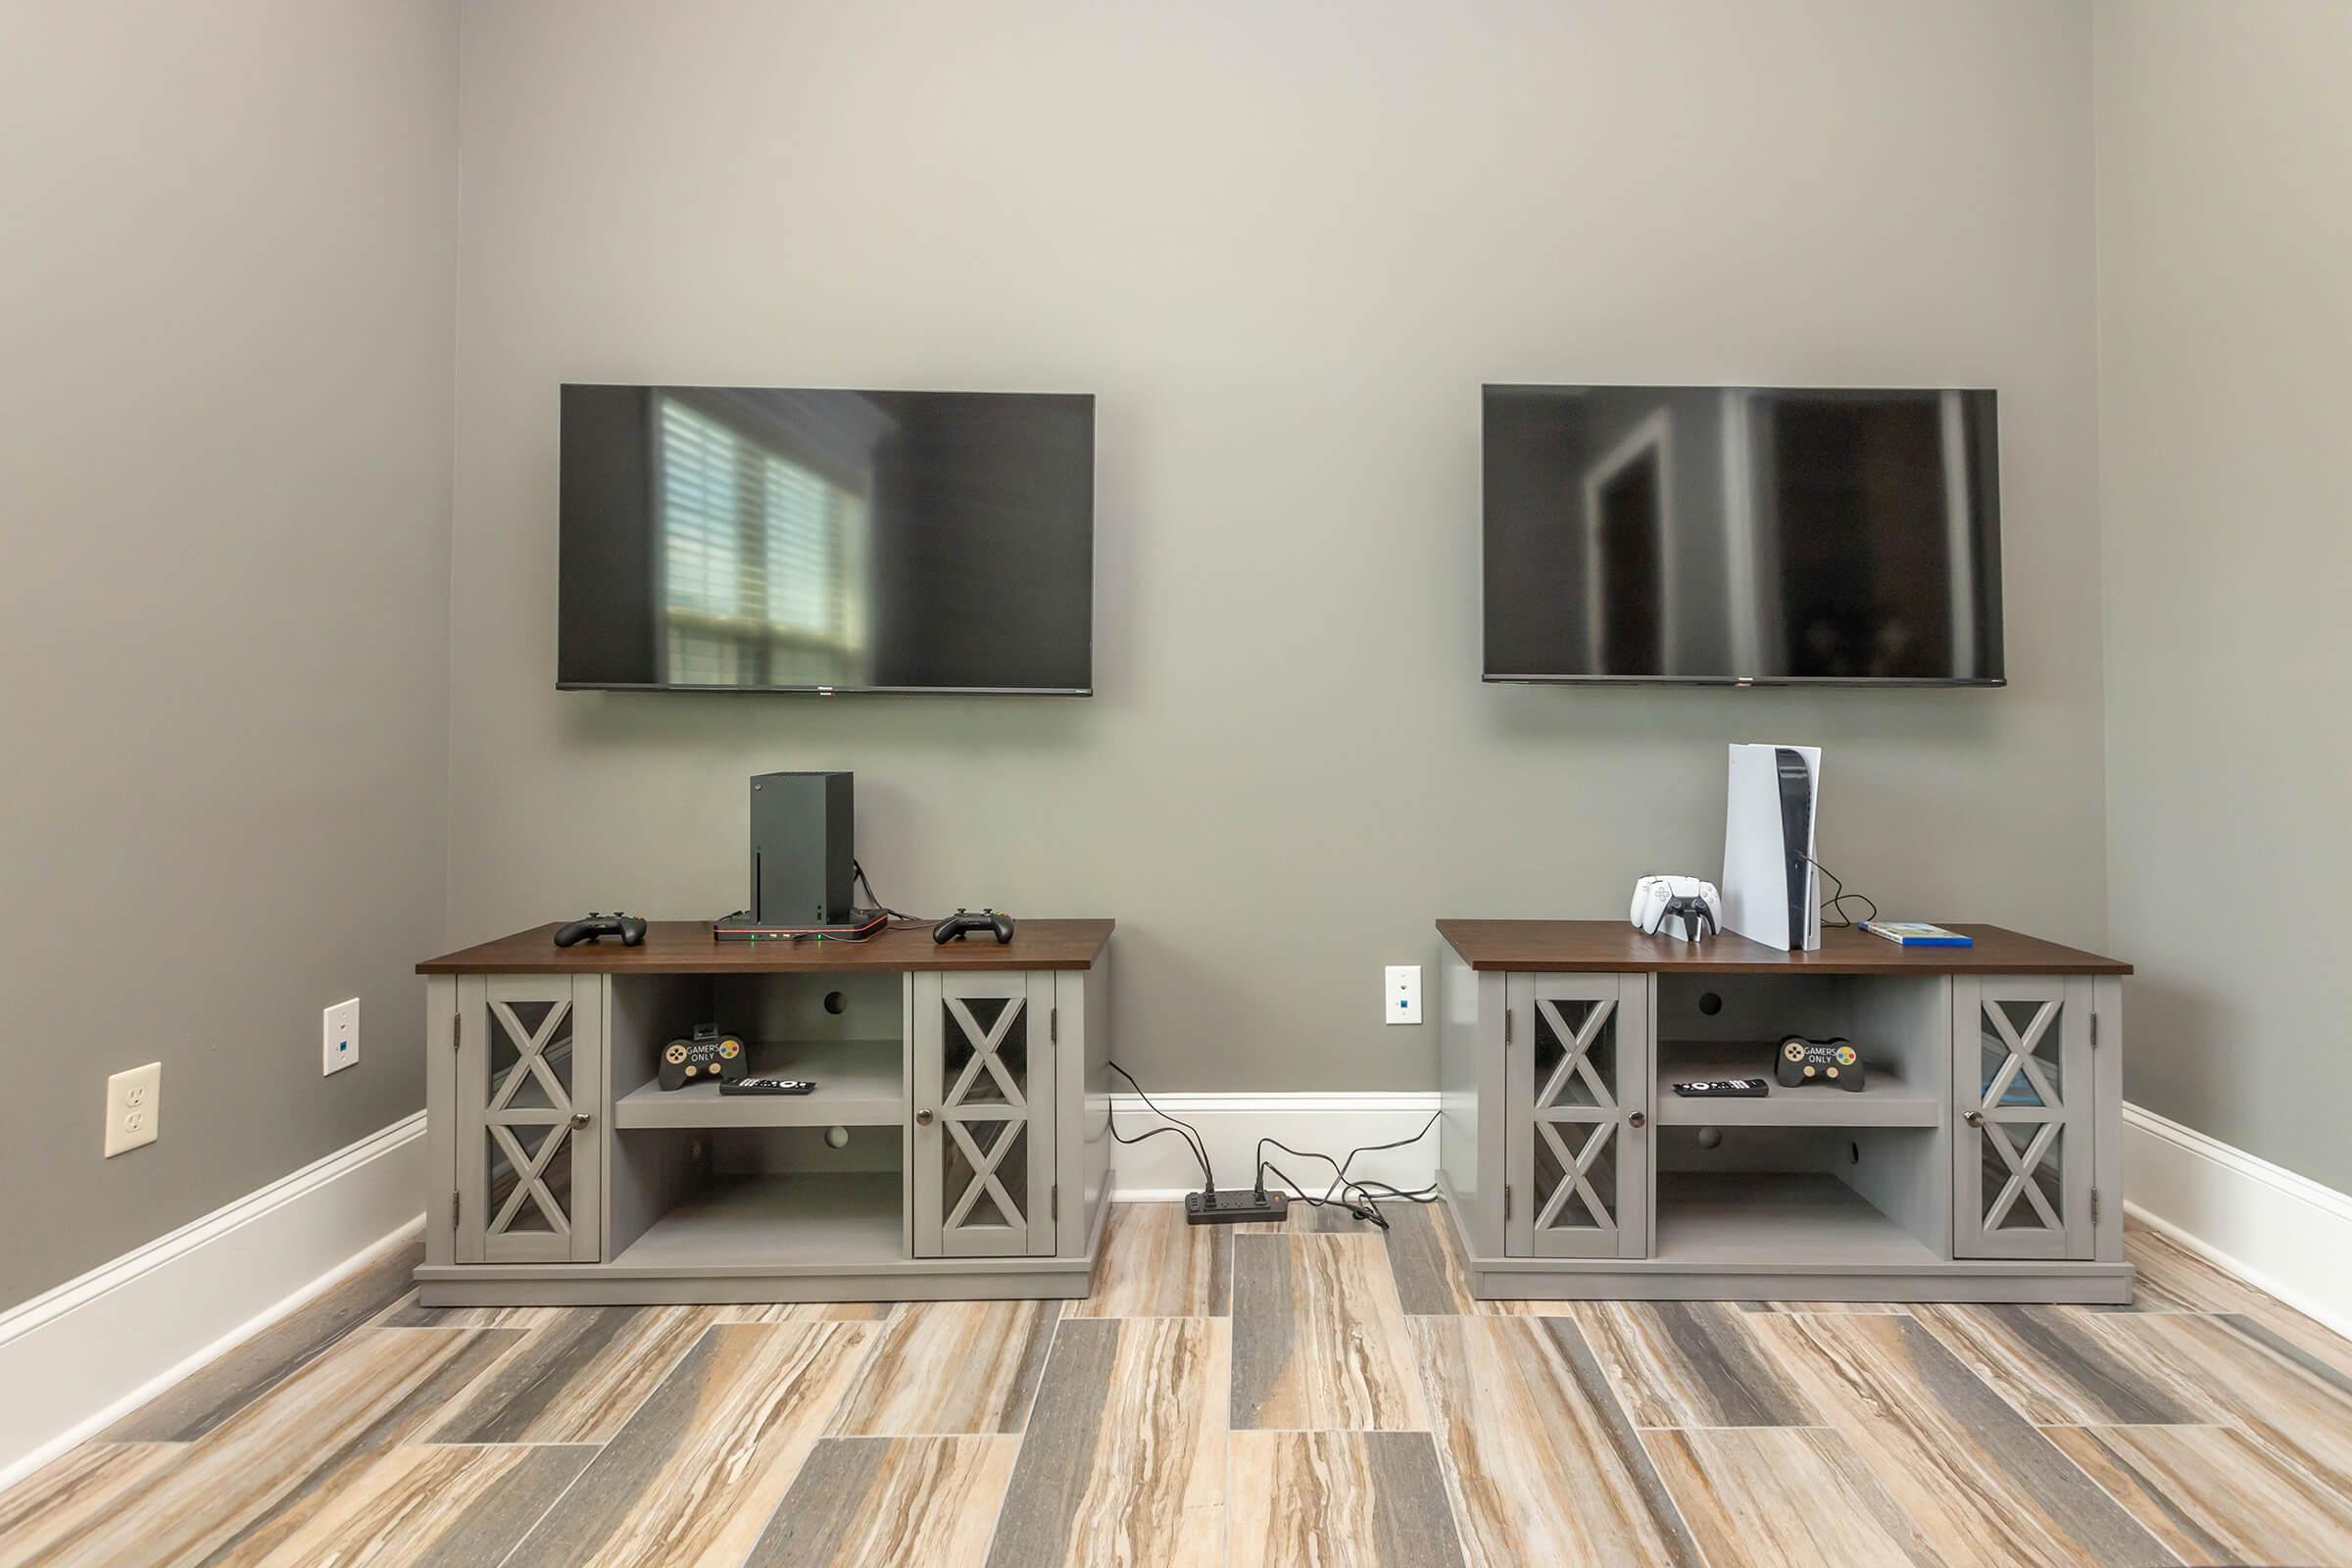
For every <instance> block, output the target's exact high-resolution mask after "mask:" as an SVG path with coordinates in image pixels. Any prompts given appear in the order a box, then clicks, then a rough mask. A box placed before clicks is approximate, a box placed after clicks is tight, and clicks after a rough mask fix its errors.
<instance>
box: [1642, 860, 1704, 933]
mask: <svg viewBox="0 0 2352 1568" xmlns="http://www.w3.org/2000/svg"><path fill="white" fill-rule="evenodd" d="M1633 916H1634V924H1635V926H1636V927H1638V928H1639V929H1641V930H1642V931H1646V932H1649V933H1650V934H1651V935H1653V936H1654V935H1656V934H1657V933H1658V932H1659V931H1660V930H1665V931H1666V933H1667V935H1669V936H1680V937H1682V938H1683V939H1684V940H1686V941H1690V942H1696V941H1697V940H1698V939H1699V937H1700V936H1701V935H1702V934H1704V935H1707V936H1713V935H1714V934H1715V933H1716V932H1718V931H1720V930H1722V929H1723V895H1722V894H1720V893H1718V892H1716V891H1715V884H1714V883H1712V882H1702V881H1700V880H1699V879H1698V878H1697V877H1694V876H1645V877H1643V878H1642V880H1640V881H1639V882H1636V883H1635V884H1634V911H1633ZM1678 928H1679V929H1678Z"/></svg>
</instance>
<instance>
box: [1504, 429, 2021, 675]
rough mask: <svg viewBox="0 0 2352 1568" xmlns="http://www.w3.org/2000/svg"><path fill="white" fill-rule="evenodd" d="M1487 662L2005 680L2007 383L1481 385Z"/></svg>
mask: <svg viewBox="0 0 2352 1568" xmlns="http://www.w3.org/2000/svg"><path fill="white" fill-rule="evenodd" d="M1485 470H1486V478H1485V484H1486V561H1485V570H1486V678H1487V679H1489V680H1493V681H1688V682H1703V683H1732V684H1739V683H1748V682H1753V683H1756V684H1783V685H1786V684H1799V683H1815V682H1820V683H1837V682H1857V683H1860V682H1878V683H1883V684H1889V685H1896V684H1900V685H1979V686H1997V685H2000V684H2002V683H2003V680H2004V676H2003V671H2002V661H2001V551H2000V531H2001V530H2000V520H2001V498H2000V463H1999V454H1998V449H1997V445H1996V430H1995V421H1994V413H1993V394H1992V393H1990V392H1984V391H1937V390H1924V391H1909V390H1850V391H1836V390H1815V389H1792V388H1775V387H1642V386H1490V387H1488V388H1487V389H1486V409H1485Z"/></svg>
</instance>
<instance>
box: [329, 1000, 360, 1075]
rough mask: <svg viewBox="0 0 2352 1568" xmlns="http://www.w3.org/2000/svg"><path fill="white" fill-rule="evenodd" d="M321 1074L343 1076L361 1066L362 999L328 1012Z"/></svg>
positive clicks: (332, 1007) (337, 1004) (343, 1004)
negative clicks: (344, 1070)
mask: <svg viewBox="0 0 2352 1568" xmlns="http://www.w3.org/2000/svg"><path fill="white" fill-rule="evenodd" d="M359 1064H360V999H359V998H357V997H354V998H352V999H351V1000H350V1001H349V1002H338V1003H336V1004H335V1005H333V1006H331V1007H329V1008H327V1009H326V1012H325V1014H324V1022H323V1026H322V1034H321V1037H320V1039H319V1072H320V1073H321V1074H325V1073H330V1072H341V1071H342V1070H343V1069H344V1068H346V1067H356V1066H358V1065H359Z"/></svg>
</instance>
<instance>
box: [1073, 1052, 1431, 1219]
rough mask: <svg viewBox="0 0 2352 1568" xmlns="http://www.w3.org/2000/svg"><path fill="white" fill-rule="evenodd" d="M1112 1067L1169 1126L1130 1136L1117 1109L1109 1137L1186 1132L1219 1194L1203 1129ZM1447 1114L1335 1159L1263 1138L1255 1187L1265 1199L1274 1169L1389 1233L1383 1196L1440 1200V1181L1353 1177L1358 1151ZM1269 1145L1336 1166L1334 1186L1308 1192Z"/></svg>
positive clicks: (1315, 1200)
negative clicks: (1269, 1152)
mask: <svg viewBox="0 0 2352 1568" xmlns="http://www.w3.org/2000/svg"><path fill="white" fill-rule="evenodd" d="M1109 1066H1110V1070H1111V1071H1112V1072H1115V1073H1117V1074H1118V1075H1119V1076H1120V1077H1121V1078H1124V1079H1126V1080H1127V1083H1128V1085H1129V1087H1131V1088H1132V1089H1134V1091H1135V1093H1136V1098H1138V1099H1139V1100H1141V1101H1143V1103H1145V1104H1146V1105H1147V1106H1149V1107H1150V1108H1151V1110H1152V1114H1153V1115H1155V1116H1157V1117H1159V1118H1160V1119H1161V1120H1163V1121H1165V1122H1167V1123H1169V1125H1168V1126H1165V1127H1154V1128H1152V1130H1151V1131H1149V1132H1144V1133H1138V1134H1136V1135H1135V1136H1134V1137H1132V1138H1131V1137H1129V1136H1127V1135H1126V1134H1125V1133H1122V1132H1120V1131H1119V1125H1118V1114H1117V1112H1116V1111H1115V1110H1114V1111H1113V1112H1112V1113H1111V1118H1110V1136H1111V1137H1113V1138H1115V1139H1117V1140H1118V1141H1119V1142H1120V1143H1122V1144H1140V1143H1142V1142H1144V1141H1145V1140H1146V1139H1150V1138H1159V1137H1163V1136H1166V1135H1167V1134H1170V1133H1178V1134H1181V1135H1182V1136H1183V1137H1184V1138H1185V1140H1186V1143H1187V1146H1188V1147H1189V1148H1190V1149H1191V1150H1192V1152H1193V1157H1194V1158H1195V1159H1197V1160H1199V1161H1200V1162H1201V1182H1202V1184H1203V1185H1204V1187H1205V1188H1206V1190H1207V1191H1209V1192H1212V1193H1213V1192H1215V1191H1216V1190H1217V1177H1216V1172H1215V1171H1214V1170H1212V1169H1211V1168H1210V1166H1209V1162H1208V1146H1207V1145H1206V1144H1205V1143H1204V1142H1202V1140H1201V1130H1200V1129H1199V1128H1197V1127H1195V1126H1194V1125H1193V1124H1192V1123H1190V1122H1188V1121H1185V1120H1183V1119H1181V1118H1180V1117H1176V1116H1171V1115H1169V1114H1168V1113H1167V1112H1166V1111H1164V1110H1162V1109H1160V1108H1159V1106H1158V1105H1157V1104H1155V1103H1152V1097H1151V1095H1150V1094H1148V1093H1146V1092H1145V1089H1144V1086H1143V1085H1142V1084H1140V1083H1138V1082H1136V1078H1135V1074H1133V1073H1131V1072H1129V1071H1128V1070H1127V1069H1126V1068H1124V1067H1122V1066H1120V1065H1119V1064H1118V1063H1117V1062H1115V1061H1114V1062H1111V1063H1110V1064H1109ZM1443 1114H1444V1112H1442V1111H1432V1112H1430V1117H1429V1120H1427V1121H1426V1122H1423V1123H1422V1124H1421V1130H1420V1131H1419V1132H1417V1133H1415V1134H1413V1135H1412V1136H1411V1137H1410V1138H1399V1139H1397V1140H1396V1141H1395V1142H1394V1143H1387V1144H1363V1145H1359V1146H1358V1147H1356V1148H1354V1149H1351V1150H1349V1151H1348V1154H1347V1157H1346V1158H1344V1159H1334V1158H1333V1157H1332V1156H1331V1155H1329V1154H1325V1153H1321V1152H1317V1151H1314V1150H1310V1149H1293V1148H1292V1147H1291V1146H1290V1145H1289V1144H1286V1143H1284V1142H1283V1141H1282V1140H1281V1139H1279V1138H1260V1139H1259V1140H1258V1141H1257V1150H1256V1155H1255V1159H1256V1169H1255V1170H1254V1171H1253V1172H1252V1173H1251V1176H1250V1186H1251V1190H1252V1191H1253V1192H1255V1193H1256V1195H1257V1196H1258V1198H1259V1199H1260V1200H1261V1201H1262V1200H1263V1199H1264V1198H1265V1196H1266V1174H1267V1173H1268V1172H1269V1171H1271V1172H1272V1173H1273V1174H1274V1175H1275V1176H1277V1177H1280V1178H1281V1179H1282V1180H1283V1181H1284V1182H1286V1183H1288V1184H1289V1186H1290V1189H1291V1192H1292V1194H1293V1195H1294V1201H1298V1202H1302V1203H1305V1204H1306V1205H1308V1206H1309V1207H1311V1208H1322V1207H1325V1206H1327V1205H1337V1206H1339V1207H1342V1208H1345V1209H1347V1210H1348V1213H1350V1214H1351V1215H1353V1216H1354V1217H1355V1218H1356V1219H1357V1220H1359V1221H1364V1222H1368V1223H1370V1224H1373V1225H1377V1226H1379V1227H1380V1228H1381V1229H1382V1230H1384V1231H1385V1230H1387V1229H1388V1228H1389V1217H1388V1215H1386V1214H1384V1213H1382V1212H1381V1208H1380V1202H1379V1200H1381V1199H1383V1198H1385V1199H1387V1200H1388V1201H1390V1202H1392V1203H1434V1202H1436V1201H1438V1188H1437V1184H1436V1183H1435V1182H1432V1183H1431V1184H1430V1185H1429V1186H1427V1187H1419V1188H1414V1189H1412V1190H1411V1191H1409V1192H1408V1191H1406V1190H1405V1189H1403V1188H1401V1187H1397V1186H1394V1185H1392V1184H1391V1183H1388V1182H1384V1181H1379V1180H1375V1179H1371V1178H1367V1177H1360V1176H1358V1177H1350V1176H1349V1175H1348V1171H1349V1169H1350V1168H1351V1167H1352V1166H1353V1165H1354V1164H1355V1160H1356V1156H1357V1155H1359V1154H1378V1153H1385V1152H1388V1151H1390V1150H1393V1149H1404V1148H1407V1147H1409V1146H1411V1145H1413V1144H1417V1143H1419V1142H1420V1141H1421V1140H1422V1139H1424V1138H1427V1137H1428V1136H1429V1134H1430V1129H1432V1128H1434V1127H1436V1126H1437V1124H1438V1117H1439V1116H1441V1115H1443ZM1269 1145H1271V1146H1272V1147H1273V1148H1276V1149H1279V1150H1281V1151H1282V1152H1284V1153H1286V1154H1294V1155H1296V1156H1298V1157H1299V1158H1300V1159H1319V1160H1321V1161H1323V1163H1325V1164H1326V1165H1329V1166H1330V1167H1331V1170H1332V1177H1331V1185H1330V1186H1328V1187H1326V1188H1324V1189H1323V1191H1322V1193H1321V1195H1320V1196H1318V1195H1316V1194H1313V1193H1310V1192H1308V1191H1307V1190H1306V1184H1305V1183H1303V1182H1301V1181H1299V1180H1298V1179H1297V1178H1296V1177H1293V1176H1292V1175H1290V1174H1289V1173H1288V1172H1287V1171H1285V1170H1283V1168H1282V1167H1281V1166H1279V1165H1277V1164H1275V1163H1274V1162H1273V1161H1272V1160H1270V1159H1268V1158H1266V1149H1267V1147H1268V1146H1269Z"/></svg>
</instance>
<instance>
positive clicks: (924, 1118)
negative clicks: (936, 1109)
mask: <svg viewBox="0 0 2352 1568" xmlns="http://www.w3.org/2000/svg"><path fill="white" fill-rule="evenodd" d="M914 1124H915V1125H916V1126H917V1127H928V1126H930V1125H931V1113H930V1112H929V1111H927V1110H918V1111H916V1112H915V1113H914Z"/></svg>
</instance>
